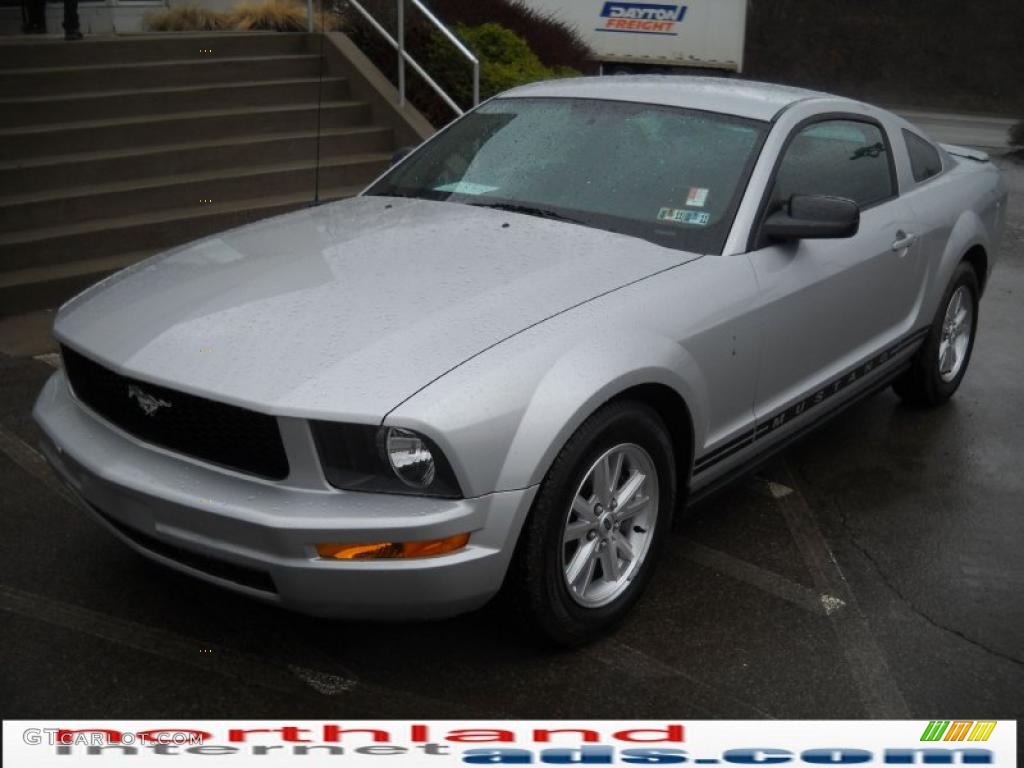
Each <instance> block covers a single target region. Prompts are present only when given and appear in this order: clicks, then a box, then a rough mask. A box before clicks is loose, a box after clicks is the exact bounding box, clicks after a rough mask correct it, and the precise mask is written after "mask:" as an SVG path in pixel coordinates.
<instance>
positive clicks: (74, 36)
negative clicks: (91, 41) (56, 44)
mask: <svg viewBox="0 0 1024 768" xmlns="http://www.w3.org/2000/svg"><path fill="white" fill-rule="evenodd" d="M64 39H65V40H81V39H82V33H81V32H79V31H78V30H77V29H76V30H74V31H73V32H65V33H64Z"/></svg>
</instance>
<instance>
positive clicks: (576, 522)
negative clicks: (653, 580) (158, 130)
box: [509, 402, 676, 645]
mask: <svg viewBox="0 0 1024 768" xmlns="http://www.w3.org/2000/svg"><path fill="white" fill-rule="evenodd" d="M675 488H676V478H675V470H674V459H673V454H672V442H671V439H670V438H669V436H668V432H667V430H666V429H665V426H664V424H663V423H662V421H661V419H660V418H659V417H658V415H657V414H656V413H655V412H654V411H653V410H651V409H650V408H648V407H647V406H645V405H643V404H641V403H633V402H619V403H612V404H610V405H608V406H605V407H604V408H602V409H601V410H599V411H598V412H597V413H595V414H594V415H593V416H591V417H590V418H589V419H588V420H587V421H586V422H584V424H583V425H582V426H581V427H580V428H579V429H578V430H577V431H576V433H575V434H574V435H573V436H572V437H571V438H570V439H569V441H568V442H567V443H566V445H565V447H564V448H563V449H562V451H561V452H560V453H559V455H558V457H557V458H556V459H555V461H554V463H553V464H552V467H551V469H550V471H549V472H548V474H547V477H545V479H544V482H543V483H542V484H541V487H540V490H539V491H538V494H537V498H536V499H535V501H534V504H533V509H532V510H531V512H530V517H529V519H528V520H527V523H526V525H525V527H524V529H523V533H522V536H521V538H520V541H519V545H518V548H517V550H516V558H515V562H514V563H513V567H512V569H511V571H510V575H509V578H510V579H511V583H510V585H509V586H510V587H511V589H512V590H513V591H514V592H515V593H516V594H515V596H516V597H517V598H518V602H519V604H520V606H521V607H522V608H523V609H524V610H525V612H526V613H527V615H528V618H529V619H530V621H531V622H532V624H533V625H534V626H535V627H537V628H538V629H539V630H540V631H541V632H542V633H543V634H544V635H545V636H546V637H547V638H548V639H549V640H551V641H553V642H555V643H557V644H560V645H578V644H580V643H583V642H586V641H588V640H591V639H593V638H595V637H597V636H598V635H600V634H601V633H602V632H604V631H606V630H607V629H609V628H610V627H612V626H613V625H614V624H615V623H616V622H618V621H619V620H621V619H622V618H623V617H624V616H625V615H626V613H627V612H628V611H629V609H630V608H631V607H632V606H633V604H634V603H635V602H636V601H637V599H638V598H639V597H640V593H641V592H642V591H643V589H644V586H645V585H646V584H647V582H648V580H649V579H650V576H651V573H652V570H653V566H654V561H655V560H656V558H657V555H658V553H659V551H660V549H661V546H662V544H663V543H664V541H665V539H666V532H667V531H668V530H669V527H670V524H671V516H672V510H673V506H674V503H675Z"/></svg>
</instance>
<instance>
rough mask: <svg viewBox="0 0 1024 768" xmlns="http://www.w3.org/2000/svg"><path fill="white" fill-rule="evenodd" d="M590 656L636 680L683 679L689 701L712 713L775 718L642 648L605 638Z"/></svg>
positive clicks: (588, 651)
mask: <svg viewBox="0 0 1024 768" xmlns="http://www.w3.org/2000/svg"><path fill="white" fill-rule="evenodd" d="M582 652H583V653H585V654H586V655H587V656H589V657H590V658H592V659H594V660H595V661H598V662H600V663H601V664H603V665H605V666H607V667H609V668H610V669H612V670H614V671H615V674H616V675H621V676H623V677H629V678H633V679H635V680H681V681H683V690H684V691H685V693H686V697H687V701H688V702H691V703H693V704H695V705H696V706H698V707H701V708H702V709H704V710H706V711H707V712H708V713H709V714H714V715H719V716H720V713H722V712H728V713H730V716H732V717H741V716H742V717H747V718H772V715H770V714H769V713H767V712H765V711H764V710H762V709H760V708H759V707H757V706H756V705H754V704H751V703H750V702H749V701H744V700H743V699H740V698H738V697H737V696H735V695H734V694H732V693H730V692H728V691H725V690H722V689H721V688H718V687H716V686H713V685H709V684H708V683H705V682H704V681H702V680H699V679H697V678H695V677H692V676H690V675H688V674H686V673H685V672H682V671H681V670H678V669H676V668H675V667H673V666H671V665H670V664H666V663H665V662H663V661H661V660H660V659H656V658H655V657H654V656H651V655H650V654H648V653H645V652H644V651H641V650H640V649H639V648H634V647H633V646H632V645H628V644H626V643H623V642H620V641H618V640H615V639H614V638H612V639H608V640H603V641H601V642H598V643H594V644H593V645H591V646H588V647H587V648H585V649H584V650H583V651H582Z"/></svg>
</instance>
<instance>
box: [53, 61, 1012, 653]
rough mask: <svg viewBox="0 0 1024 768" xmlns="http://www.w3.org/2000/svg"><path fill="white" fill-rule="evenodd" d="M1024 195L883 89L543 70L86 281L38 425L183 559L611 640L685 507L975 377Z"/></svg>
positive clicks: (349, 606) (406, 613) (80, 484)
mask: <svg viewBox="0 0 1024 768" xmlns="http://www.w3.org/2000/svg"><path fill="white" fill-rule="evenodd" d="M1005 209H1006V190H1005V187H1004V184H1003V182H1002V180H1001V178H1000V175H999V172H998V171H997V169H996V168H995V167H994V166H993V165H992V164H990V163H989V162H988V159H987V157H986V156H985V155H984V154H983V153H980V152H976V151H971V150H968V149H963V148H959V147H951V146H944V145H938V144H936V143H934V142H932V141H931V140H930V139H929V138H928V137H927V136H925V135H924V134H923V133H921V131H919V130H918V129H916V128H915V127H914V126H913V125H911V124H909V123H907V122H905V121H904V120H902V119H900V118H898V117H896V116H895V115H892V114H890V113H888V112H886V111H883V110H881V109H877V108H874V107H871V106H868V105H866V104H862V103H860V102H856V101H851V100H848V99H843V98H838V97H834V96H829V95H827V94H822V93H815V92H811V91H804V90H798V89H793V88H785V87H779V86H772V85H764V84H758V83H751V82H743V81H731V80H720V79H702V78H687V77H616V78H613V79H612V78H608V79H601V78H582V79H574V80H560V81H557V82H547V83H539V84H535V85H529V86H525V87H521V88H516V89H514V90H511V91H509V92H507V93H504V94H502V95H501V96H499V97H496V98H494V99H491V100H490V101H488V102H486V103H485V104H483V105H482V106H480V107H479V108H477V109H475V110H474V111H472V112H470V113H469V114H467V115H466V116H464V117H463V118H461V119H459V120H457V121H456V122H454V123H452V124H451V125H449V126H448V127H447V128H445V129H444V130H442V131H441V132H439V133H438V134H437V135H436V136H435V137H433V138H432V139H430V140H429V141H427V142H426V143H424V144H423V145H421V146H420V147H418V148H417V149H416V150H415V151H413V152H412V153H411V154H409V155H407V156H405V157H404V158H403V159H402V160H401V161H400V162H398V163H397V164H396V165H395V166H394V167H392V168H391V169H390V170H389V171H387V172H386V173H385V174H384V175H383V176H382V177H381V178H379V179H378V180H377V181H376V182H374V183H373V184H372V185H371V186H370V187H369V188H368V189H367V190H366V191H365V192H364V193H363V194H362V195H360V196H359V197H357V198H355V199H352V200H347V201H344V202H338V203H333V204H329V205H324V206H321V207H316V208H311V209H307V210H303V211H300V212H296V213H291V214H288V215H285V216H281V217H279V218H275V219H271V220H267V221H262V222H259V223H257V224H253V225H249V226H245V227H241V228H239V229H235V230H232V231H230V232H226V233H224V234H221V235H218V236H215V237H209V238H206V239H203V240H200V241H198V242H195V243H192V244H190V245H186V246H184V247H181V248H177V249H174V250H172V251H170V252H168V253H165V254H162V255H159V256H156V257H154V258H151V259H149V260H147V261H144V262H142V263H140V264H138V265H136V266H133V267H131V268H129V269H127V270H124V271H123V272H120V273H119V274H117V275H114V276H113V277H111V278H108V279H107V280H105V281H103V282H101V283H99V284H98V285H96V286H94V287H92V288H90V289H89V290H87V291H85V292H84V293H82V294H81V295H79V296H77V297H76V298H74V299H72V300H71V301H70V302H68V303H67V304H66V305H65V306H64V307H63V308H62V309H61V311H60V313H59V315H58V316H57V319H56V323H55V331H54V332H55V335H56V338H57V339H58V341H59V342H60V344H61V348H62V353H63V369H62V370H60V371H59V372H57V373H55V374H54V375H53V376H52V378H51V379H50V380H49V381H48V382H47V384H46V385H45V387H44V389H43V391H42V393H41V395H40V396H39V400H38V402H37V404H36V408H35V418H36V420H37V421H38V423H39V425H40V426H41V428H42V432H43V435H44V437H43V450H44V451H45V454H46V456H47V457H48V459H49V460H50V461H51V462H52V464H53V466H54V467H55V468H56V469H57V470H58V472H59V473H60V475H61V476H62V477H63V478H64V479H65V480H66V481H67V482H68V483H69V484H70V485H71V487H72V488H73V489H74V490H75V491H76V492H77V493H78V495H79V496H80V497H81V498H82V500H83V502H84V503H85V505H86V506H87V507H88V508H89V509H90V510H91V511H92V513H94V514H95V516H96V517H97V518H98V519H99V520H100V521H101V522H102V523H103V524H104V525H106V526H107V527H108V528H109V529H110V530H111V532H113V533H114V534H115V535H117V536H118V537H120V538H121V539H123V540H124V541H125V542H126V543H127V544H129V545H130V546H132V547H133V548H135V549H136V550H138V551H139V552H141V553H143V554H144V555H146V556H148V557H150V558H153V559H154V560H157V561H159V562H161V563H164V564H166V565H168V566H170V567H173V568H177V569H179V570H181V571H185V572H186V573H189V574H192V575H194V576H197V577H199V578H202V579H205V580H207V581H210V582H213V583H215V584H219V585H222V586H224V587H227V588H229V589H233V590H236V591H237V592H241V593H243V594H246V595H250V596H253V597H256V598H260V599H262V600H266V601H269V602H273V603H278V604H280V605H282V606H286V607H289V608H292V609H295V610H298V611H302V612H306V613H309V614H315V615H321V616H338V617H376V618H392V619H401V618H412V617H437V616H446V615H452V614H456V613H459V612H462V611H467V610H471V609H473V608H476V607H478V606H480V605H482V604H484V603H485V602H487V601H488V600H489V599H490V598H491V597H492V596H494V595H495V594H496V593H497V592H498V591H499V589H501V588H502V586H503V585H504V586H505V588H506V589H508V591H509V592H510V594H511V595H512V597H513V598H514V600H515V601H516V603H517V604H518V605H519V606H520V607H521V608H522V609H523V610H524V611H525V612H526V615H527V616H528V617H529V620H530V621H531V622H532V624H533V625H534V626H535V627H536V628H537V629H538V630H539V631H540V632H541V633H542V634H543V635H546V636H547V637H549V638H550V639H552V640H554V641H555V642H558V643H563V644H573V643H578V642H582V641H585V640H587V639H589V638H592V637H594V636H595V635H597V634H598V633H600V632H602V631H605V630H607V629H608V628H609V627H611V626H612V625H613V624H614V623H615V622H616V621H618V620H619V619H621V618H622V617H623V616H624V614H626V612H627V611H628V610H629V609H630V607H631V606H632V605H633V604H634V603H635V602H636V601H637V599H638V598H639V597H640V594H641V592H642V591H643V589H644V585H645V584H646V583H647V582H648V580H649V579H650V577H651V574H652V571H653V569H654V567H655V562H656V560H657V556H658V553H659V551H660V550H661V549H662V548H663V545H664V544H665V541H666V538H667V536H666V534H667V531H668V528H669V525H670V523H671V519H672V516H673V513H676V512H678V511H679V510H680V509H682V508H683V507H684V506H685V503H686V502H687V501H692V500H694V499H696V498H698V497H701V496H704V495H706V494H708V493H710V492H711V491H713V490H714V489H716V488H717V487H719V486H720V485H722V484H723V483H725V482H726V481H727V480H728V479H730V478H732V477H735V476H736V475H737V474H739V473H742V472H744V471H749V470H750V469H751V467H752V466H754V464H755V463H756V462H757V461H759V460H761V459H763V458H764V457H765V456H766V455H768V454H769V453H771V452H773V451H776V450H778V449H779V448H781V447H782V446H783V445H785V444H786V443H787V442H788V441H790V440H792V439H794V438H796V437H798V436H800V435H802V434H804V433H805V432H807V431H808V430H809V429H811V428H812V427H814V426H816V425H818V424H820V423H821V422H822V421H823V420H824V419H826V418H828V417H829V416H830V415H832V414H834V413H836V411H838V410H839V409H841V408H843V407H844V406H846V405H848V404H850V403H851V402H853V401H855V400H857V399H858V398H860V397H862V396H865V395H868V394H870V393H872V392H875V391H877V390H878V389H880V388H881V387H884V386H886V385H888V384H892V385H893V386H894V387H895V389H896V392H897V393H898V394H899V395H900V396H901V397H902V398H903V399H904V400H906V401H909V402H913V403H916V404H922V405H937V404H939V403H942V402H943V401H945V400H946V399H947V398H949V397H950V396H951V395H952V394H953V393H954V392H955V391H956V389H957V387H958V386H959V385H960V382H961V380H962V379H963V377H964V373H965V372H966V370H967V365H968V362H969V360H970V356H971V349H972V345H973V342H974V335H975V330H976V328H977V323H978V304H979V299H980V298H981V296H982V293H983V291H984V289H985V284H986V282H987V280H988V277H989V274H990V271H991V269H992V263H993V260H994V258H995V256H996V253H997V250H998V248H997V246H998V241H999V238H1000V235H1001V232H1002V229H1003V227H1004V224H1005Z"/></svg>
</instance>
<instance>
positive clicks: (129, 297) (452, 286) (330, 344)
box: [55, 197, 697, 422]
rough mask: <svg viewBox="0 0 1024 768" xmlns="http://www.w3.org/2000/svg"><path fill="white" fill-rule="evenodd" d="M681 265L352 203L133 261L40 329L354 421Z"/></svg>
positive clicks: (188, 382)
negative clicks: (493, 349) (598, 299)
mask: <svg viewBox="0 0 1024 768" xmlns="http://www.w3.org/2000/svg"><path fill="white" fill-rule="evenodd" d="M693 258H697V256H695V255H693V254H687V253H683V252H680V251H675V250H671V249H667V248H664V247H661V246H658V245H655V244H653V243H649V242H646V241H643V240H639V239H637V238H632V237H626V236H622V235H616V234H612V233H608V232H604V231H600V230H596V229H590V228H587V227H583V226H578V225H574V224H568V223H564V222H559V221H553V220H548V219H540V218H537V217H533V216H526V215H522V214H515V213H507V212H502V211H498V210H494V209H487V208H479V207H473V206H467V205H461V204H456V203H445V202H433V201H425V200H410V199H399V198H384V197H362V198H355V199H353V200H347V201H344V202H340V203H334V204H330V205H326V206H321V207H317V208H310V209H306V210H303V211H298V212H294V213H291V214H287V215H285V216H281V217H278V218H275V219H269V220H266V221H262V222H259V223H256V224H252V225H248V226H244V227H241V228H238V229H235V230H231V231H229V232H225V233H223V234H220V235H217V236H214V237H209V238H206V239H203V240H199V241H197V242H194V243H191V244H189V245H187V246H183V247H181V248H178V249H175V250H172V251H169V252H168V253H166V254H163V255H160V256H156V257H153V258H151V259H149V260H147V261H144V262H141V263H140V264H137V265H135V266H133V267H130V268H129V269H126V270H124V271H122V272H120V273H118V274H116V275H114V276H112V277H110V278H108V279H107V280H105V281H102V282H101V283H99V284H97V285H96V286H94V287H93V288H91V289H89V290H87V291H85V292H84V293H83V294H81V295H79V296H78V297H76V298H75V299H73V300H71V301H70V302H68V304H66V305H65V306H64V307H63V308H62V310H61V312H60V313H59V315H58V317H57V321H56V325H55V335H56V336H57V338H58V340H60V341H61V342H62V343H65V344H67V345H69V346H71V347H73V348H76V349H77V350H79V351H80V352H83V353H85V354H87V355H89V356H91V357H93V358H94V359H96V360H98V361H99V362H101V363H103V364H105V365H107V366H108V367H111V368H113V369H115V370H117V371H119V372H120V373H122V374H125V375H129V376H135V377H137V378H140V379H143V380H147V381H152V382H155V383H158V384H163V385H166V386H169V387H172V388H176V389H180V390H184V391H187V392H191V393H193V394H197V395H200V396H205V397H210V398H214V399H218V400H221V401H224V402H230V403H234V404H236V405H241V406H243V407H249V408H254V409H258V410H263V411H266V412H270V413H276V414H279V415H293V416H329V417H330V418H334V419H349V420H353V421H361V422H370V421H373V420H377V419H380V418H381V417H383V416H384V415H385V414H386V413H387V412H388V411H389V410H390V409H392V408H393V407H394V406H396V405H397V404H398V403H400V402H401V401H402V400H404V399H405V398H407V397H409V396H410V395H412V394H414V393H415V392H417V391H418V390H419V389H421V388H422V387H424V386H425V385H427V384H429V383H430V382H431V381H433V380H434V379H436V378H438V377H439V376H442V375H443V374H444V373H445V372H447V371H449V370H451V369H452V368H454V367H455V366H457V365H459V364H460V363H462V362H464V361H465V360H466V359H468V358H470V357H472V356H473V355H475V354H477V353H479V352H481V351H482V350H484V349H486V348H488V347H490V346H493V345H494V344H497V343H499V342H500V341H502V340H503V339H506V338H508V337H509V336H510V335H512V334H514V333H516V332H517V331H520V330H522V329H524V328H526V327H528V326H531V325H534V324H536V323H539V322H541V321H542V320H544V319H545V318H548V317H551V316H552V315H555V314H558V313H560V312H562V311H564V310H566V309H569V308H571V307H573V306H574V305H577V304H580V303H581V302H584V301H587V300H588V299H591V298H593V297H595V296H598V295H600V294H602V293H606V292H608V291H611V290H614V289H616V288H618V287H621V286H623V285H625V284H627V283H630V282H633V281H636V280H639V279H641V278H644V277H646V276H649V275H651V274H653V273H655V272H658V271H661V270H664V269H667V268H669V267H672V266H673V265H676V264H679V263H682V262H685V261H688V260H690V259H693Z"/></svg>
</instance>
